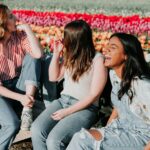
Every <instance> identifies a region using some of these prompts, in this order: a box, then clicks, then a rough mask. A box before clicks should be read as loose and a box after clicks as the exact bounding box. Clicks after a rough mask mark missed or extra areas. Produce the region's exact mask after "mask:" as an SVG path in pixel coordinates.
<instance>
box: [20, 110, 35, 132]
mask: <svg viewBox="0 0 150 150" xmlns="http://www.w3.org/2000/svg"><path fill="white" fill-rule="evenodd" d="M32 122H33V119H32V109H30V110H23V111H22V116H21V127H20V128H21V130H23V131H30V128H31V124H32Z"/></svg>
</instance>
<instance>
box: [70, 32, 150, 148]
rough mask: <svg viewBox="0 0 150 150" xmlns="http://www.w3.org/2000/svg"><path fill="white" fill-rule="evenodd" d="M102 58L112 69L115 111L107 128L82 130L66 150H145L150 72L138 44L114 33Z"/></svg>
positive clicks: (149, 118)
mask: <svg viewBox="0 0 150 150" xmlns="http://www.w3.org/2000/svg"><path fill="white" fill-rule="evenodd" d="M104 55H105V63H104V64H105V66H106V67H108V68H111V69H112V70H111V71H110V79H111V83H112V93H111V100H112V103H113V106H114V110H113V112H112V115H111V116H110V119H109V120H108V123H107V126H106V127H103V128H100V129H91V130H89V131H87V130H85V129H82V130H81V131H80V132H78V133H76V134H75V135H74V137H73V139H72V141H71V142H70V144H69V146H68V148H67V150H144V147H145V145H146V144H147V143H148V142H149V141H150V70H149V67H148V65H147V64H146V62H145V59H144V55H143V51H142V48H141V44H140V42H139V41H138V39H137V38H136V37H134V36H132V35H128V34H125V33H116V34H113V35H112V36H111V38H110V40H109V44H108V47H107V48H106V51H105V52H104ZM148 146H149V144H147V146H146V147H145V150H147V149H148Z"/></svg>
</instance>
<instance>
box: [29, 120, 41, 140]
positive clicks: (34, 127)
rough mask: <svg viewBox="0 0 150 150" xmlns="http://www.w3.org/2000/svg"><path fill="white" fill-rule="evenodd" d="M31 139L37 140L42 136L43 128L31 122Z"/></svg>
mask: <svg viewBox="0 0 150 150" xmlns="http://www.w3.org/2000/svg"><path fill="white" fill-rule="evenodd" d="M31 133H32V137H33V138H34V137H35V138H38V137H42V136H43V128H42V127H41V126H40V124H39V123H38V122H33V123H32V126H31Z"/></svg>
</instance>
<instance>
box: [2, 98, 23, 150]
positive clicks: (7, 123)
mask: <svg viewBox="0 0 150 150" xmlns="http://www.w3.org/2000/svg"><path fill="white" fill-rule="evenodd" d="M19 127H20V121H19V119H18V117H17V115H16V113H15V112H14V110H13V109H12V107H11V104H10V101H9V100H8V99H5V98H3V97H0V150H7V149H8V148H9V146H10V145H11V142H12V141H13V139H14V137H15V136H16V134H17V132H18V131H19Z"/></svg>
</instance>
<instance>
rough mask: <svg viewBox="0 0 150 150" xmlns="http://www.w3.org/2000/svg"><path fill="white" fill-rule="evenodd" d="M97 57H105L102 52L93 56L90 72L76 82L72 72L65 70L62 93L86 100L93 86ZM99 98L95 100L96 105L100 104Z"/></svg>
mask: <svg viewBox="0 0 150 150" xmlns="http://www.w3.org/2000/svg"><path fill="white" fill-rule="evenodd" d="M97 57H103V55H102V54H101V53H98V52H97V53H96V55H95V57H94V58H93V62H92V65H91V68H90V69H89V70H88V72H86V73H84V74H83V75H82V76H81V77H80V78H79V81H78V82H74V81H73V80H72V77H71V73H70V72H69V70H65V74H64V79H65V81H64V89H63V91H62V92H61V94H65V95H69V96H72V97H74V98H76V99H77V100H84V98H85V97H86V96H87V95H88V94H89V92H90V88H91V82H92V77H93V66H94V65H93V64H94V61H95V58H97ZM98 100H99V99H97V101H96V102H94V104H95V105H96V106H98Z"/></svg>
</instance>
